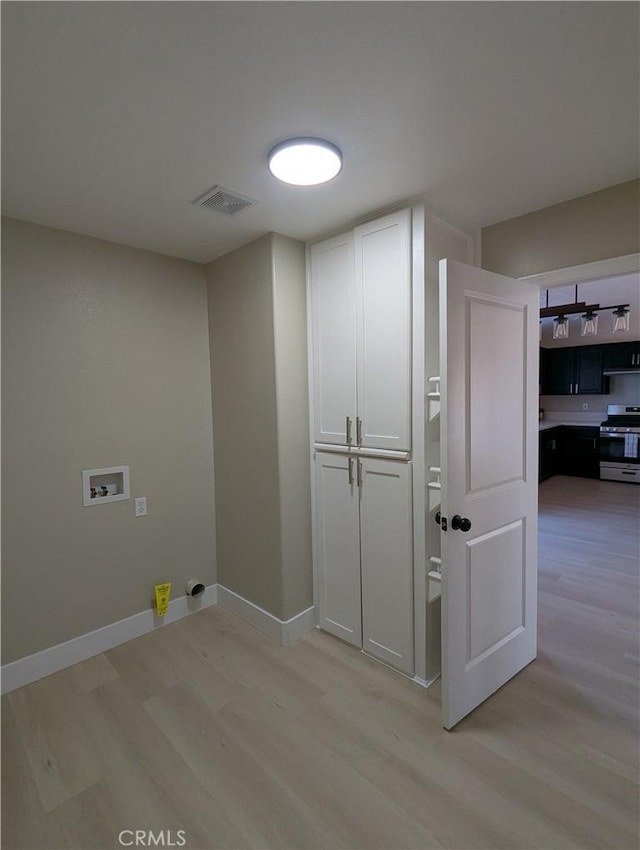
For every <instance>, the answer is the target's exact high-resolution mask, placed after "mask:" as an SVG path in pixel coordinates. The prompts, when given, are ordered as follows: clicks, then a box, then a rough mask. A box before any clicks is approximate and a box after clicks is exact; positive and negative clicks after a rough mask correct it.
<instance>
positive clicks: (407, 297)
mask: <svg viewBox="0 0 640 850" xmlns="http://www.w3.org/2000/svg"><path fill="white" fill-rule="evenodd" d="M410 235H411V234H410V211H409V210H402V211H401V212H398V213H393V214H392V215H388V216H385V217H384V218H381V219H378V220H377V221H375V222H370V223H369V224H365V225H362V226H361V227H357V228H356V230H355V263H356V285H357V287H358V291H359V297H358V299H357V306H358V328H359V335H358V373H357V374H358V379H357V382H358V416H359V417H360V419H361V420H362V429H361V435H362V439H361V442H360V444H361V445H362V446H366V447H367V448H381V449H399V450H409V449H410V448H411V272H410V269H411V265H410V259H411V254H410Z"/></svg>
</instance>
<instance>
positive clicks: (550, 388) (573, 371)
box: [542, 345, 609, 395]
mask: <svg viewBox="0 0 640 850" xmlns="http://www.w3.org/2000/svg"><path fill="white" fill-rule="evenodd" d="M603 348H604V346H602V345H589V346H585V347H581V348H550V349H547V351H546V355H545V358H544V360H545V369H544V377H543V384H542V394H543V395H601V394H602V393H607V392H608V391H609V379H608V378H606V377H604V375H603V374H602V372H603V368H604V353H603Z"/></svg>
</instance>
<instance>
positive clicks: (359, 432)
mask: <svg viewBox="0 0 640 850" xmlns="http://www.w3.org/2000/svg"><path fill="white" fill-rule="evenodd" d="M356 442H357V443H358V445H359V446H361V445H362V419H360V417H359V416H357V417H356Z"/></svg>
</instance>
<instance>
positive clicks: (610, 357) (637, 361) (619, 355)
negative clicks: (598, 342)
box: [603, 340, 640, 369]
mask: <svg viewBox="0 0 640 850" xmlns="http://www.w3.org/2000/svg"><path fill="white" fill-rule="evenodd" d="M603 348H604V368H605V369H632V368H633V367H634V366H637V367H638V368H639V369H640V341H637V340H636V341H635V342H614V343H611V345H603Z"/></svg>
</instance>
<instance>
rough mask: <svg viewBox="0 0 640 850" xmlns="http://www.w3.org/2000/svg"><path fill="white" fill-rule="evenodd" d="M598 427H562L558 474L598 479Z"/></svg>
mask: <svg viewBox="0 0 640 850" xmlns="http://www.w3.org/2000/svg"><path fill="white" fill-rule="evenodd" d="M599 435H600V429H599V428H598V426H597V425H596V426H593V427H588V426H582V427H581V426H570V425H563V426H562V433H561V438H560V457H559V463H558V472H559V473H560V474H561V475H578V476H580V477H582V478H599V477H600V459H599V457H598V439H599Z"/></svg>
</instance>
